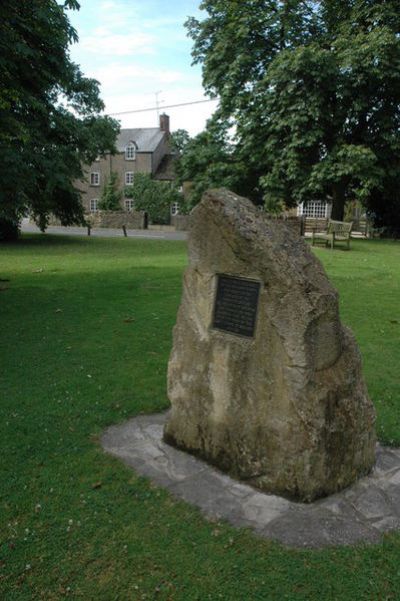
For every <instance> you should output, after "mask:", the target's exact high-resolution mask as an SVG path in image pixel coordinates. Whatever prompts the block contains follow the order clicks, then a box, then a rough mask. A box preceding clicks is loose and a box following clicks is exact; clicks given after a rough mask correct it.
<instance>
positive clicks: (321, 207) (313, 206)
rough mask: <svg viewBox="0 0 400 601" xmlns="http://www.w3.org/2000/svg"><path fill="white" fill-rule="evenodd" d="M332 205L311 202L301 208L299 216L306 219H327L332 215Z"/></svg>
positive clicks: (316, 201) (315, 201) (318, 201)
mask: <svg viewBox="0 0 400 601" xmlns="http://www.w3.org/2000/svg"><path fill="white" fill-rule="evenodd" d="M330 208H331V207H330V204H329V203H328V202H326V201H324V200H311V201H309V202H307V203H306V204H301V205H300V206H299V214H300V215H303V216H304V217H313V218H315V219H326V218H327V217H329V214H330Z"/></svg>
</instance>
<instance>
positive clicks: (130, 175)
mask: <svg viewBox="0 0 400 601" xmlns="http://www.w3.org/2000/svg"><path fill="white" fill-rule="evenodd" d="M125 184H126V185H127V186H132V184H133V171H127V172H126V173H125Z"/></svg>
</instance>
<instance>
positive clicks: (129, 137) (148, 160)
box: [78, 114, 174, 214]
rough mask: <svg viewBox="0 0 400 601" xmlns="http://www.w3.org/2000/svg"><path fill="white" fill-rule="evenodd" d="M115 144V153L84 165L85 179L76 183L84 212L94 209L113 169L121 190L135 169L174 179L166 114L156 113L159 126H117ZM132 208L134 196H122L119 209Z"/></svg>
mask: <svg viewBox="0 0 400 601" xmlns="http://www.w3.org/2000/svg"><path fill="white" fill-rule="evenodd" d="M116 148H117V153H116V154H114V155H112V154H106V155H104V156H101V157H99V158H98V159H97V160H96V161H95V162H94V163H93V164H92V165H89V166H86V167H85V170H84V171H85V175H86V179H85V181H83V182H80V183H79V185H78V187H79V189H80V190H81V192H82V204H83V206H84V209H85V213H89V214H90V213H96V212H97V211H98V203H99V201H100V198H101V194H102V191H103V188H104V185H105V184H106V182H107V180H108V178H109V177H110V174H111V173H112V172H116V173H117V175H118V181H119V185H120V189H121V191H122V192H124V190H125V188H126V187H127V186H131V185H133V181H134V178H135V174H136V173H148V174H150V175H151V176H152V177H154V178H155V179H163V180H173V179H174V176H173V169H172V168H171V165H172V162H173V157H172V154H171V149H170V126H169V116H168V115H165V114H162V115H160V125H159V127H146V128H135V129H121V131H120V133H119V135H118V138H117V141H116ZM133 208H134V200H133V199H131V198H125V197H124V196H123V198H122V200H121V210H125V211H131V210H132V209H133Z"/></svg>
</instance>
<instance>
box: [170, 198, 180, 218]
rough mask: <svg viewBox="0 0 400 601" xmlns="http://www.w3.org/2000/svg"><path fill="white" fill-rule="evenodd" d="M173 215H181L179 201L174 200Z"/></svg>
mask: <svg viewBox="0 0 400 601" xmlns="http://www.w3.org/2000/svg"><path fill="white" fill-rule="evenodd" d="M171 215H172V217H173V216H174V215H179V202H174V203H172V205H171Z"/></svg>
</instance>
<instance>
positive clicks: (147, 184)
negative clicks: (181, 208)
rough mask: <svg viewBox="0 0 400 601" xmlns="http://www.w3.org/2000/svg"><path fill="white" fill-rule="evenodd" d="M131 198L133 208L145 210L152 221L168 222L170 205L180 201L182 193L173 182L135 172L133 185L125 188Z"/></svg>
mask: <svg viewBox="0 0 400 601" xmlns="http://www.w3.org/2000/svg"><path fill="white" fill-rule="evenodd" d="M125 196H126V197H127V198H133V200H134V201H135V209H137V210H138V211H146V212H147V213H148V216H149V218H150V221H151V222H152V223H160V224H163V223H169V220H170V210H171V205H172V204H174V203H175V202H177V203H178V204H181V203H182V200H183V199H182V195H181V194H180V192H179V191H178V189H177V187H176V185H175V184H174V183H173V182H167V181H161V180H155V179H152V178H151V176H150V175H148V174H147V173H136V174H135V178H134V180H133V186H129V187H127V188H126V189H125Z"/></svg>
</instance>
